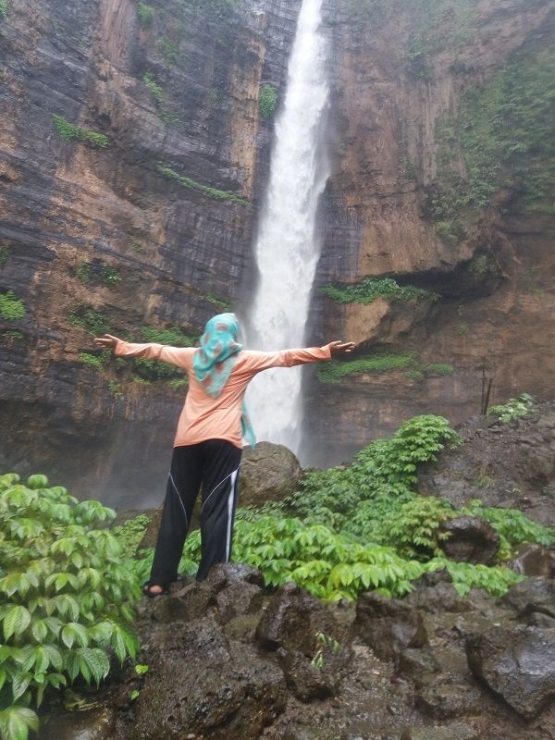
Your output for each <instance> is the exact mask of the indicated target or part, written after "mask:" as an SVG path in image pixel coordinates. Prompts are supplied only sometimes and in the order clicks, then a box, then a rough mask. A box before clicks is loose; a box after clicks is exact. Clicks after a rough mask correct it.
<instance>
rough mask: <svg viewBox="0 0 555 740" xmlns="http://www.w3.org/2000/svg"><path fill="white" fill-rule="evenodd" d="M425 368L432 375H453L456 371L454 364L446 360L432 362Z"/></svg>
mask: <svg viewBox="0 0 555 740" xmlns="http://www.w3.org/2000/svg"><path fill="white" fill-rule="evenodd" d="M425 370H426V372H428V373H430V374H431V375H453V373H454V372H455V368H454V367H453V365H449V364H447V363H446V362H432V363H431V364H430V365H426V368H425Z"/></svg>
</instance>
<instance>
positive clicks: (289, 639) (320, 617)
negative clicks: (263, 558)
mask: <svg viewBox="0 0 555 740" xmlns="http://www.w3.org/2000/svg"><path fill="white" fill-rule="evenodd" d="M319 635H323V636H324V639H326V640H329V641H333V640H335V641H336V642H338V643H339V644H340V645H341V644H342V643H343V642H344V641H345V636H346V635H345V631H344V630H343V629H342V628H341V627H340V626H339V624H338V622H337V620H336V619H335V617H334V615H333V614H332V613H331V611H330V610H329V609H328V608H327V607H326V606H325V605H324V604H323V603H322V602H321V601H319V600H318V599H316V598H315V597H314V596H311V595H310V594H309V593H308V591H305V589H303V588H300V587H299V586H296V585H295V584H293V583H287V584H285V586H283V587H282V588H281V589H280V590H279V591H278V592H277V594H276V595H275V596H274V597H273V598H272V599H271V601H270V602H269V604H268V606H267V608H266V610H265V612H264V614H263V616H262V618H261V620H260V622H259V624H258V628H257V630H256V640H257V642H258V645H259V646H260V647H261V648H262V649H263V650H265V651H268V652H271V651H274V650H278V649H279V648H284V649H285V650H286V651H289V650H294V651H297V652H300V653H302V654H303V655H304V656H305V657H307V658H309V659H310V660H312V658H313V657H314V656H315V654H316V653H317V651H318V650H319V649H320V642H319V640H318V636H319Z"/></svg>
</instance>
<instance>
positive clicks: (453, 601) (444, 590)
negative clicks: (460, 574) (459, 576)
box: [405, 570, 470, 613]
mask: <svg viewBox="0 0 555 740" xmlns="http://www.w3.org/2000/svg"><path fill="white" fill-rule="evenodd" d="M414 585H415V590H414V591H413V592H412V593H411V594H409V595H408V596H407V598H406V599H405V601H406V602H407V603H409V604H412V605H413V606H414V607H415V608H417V609H422V610H423V611H427V612H432V613H444V612H465V611H468V610H469V609H470V603H469V602H468V600H467V599H465V598H463V597H462V596H459V594H458V593H457V591H456V589H455V587H454V586H453V579H452V578H451V576H450V574H449V572H448V571H447V570H441V571H435V572H434V573H426V574H425V575H424V576H422V577H421V578H419V579H418V581H416V583H415V584H414Z"/></svg>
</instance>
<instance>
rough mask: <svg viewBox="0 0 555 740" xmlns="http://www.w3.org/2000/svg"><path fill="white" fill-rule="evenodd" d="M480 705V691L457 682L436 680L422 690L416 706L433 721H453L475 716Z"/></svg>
mask: <svg viewBox="0 0 555 740" xmlns="http://www.w3.org/2000/svg"><path fill="white" fill-rule="evenodd" d="M479 704H480V691H479V690H478V689H477V688H475V687H473V686H468V685H464V684H460V683H457V682H451V681H449V680H446V679H445V677H443V678H438V679H437V680H436V681H434V682H433V683H432V684H430V685H429V686H427V687H425V688H423V689H422V690H421V691H420V692H419V693H418V696H417V699H416V706H417V707H418V709H420V711H422V712H424V713H425V714H428V715H429V716H430V717H434V719H454V718H456V717H463V716H465V715H469V714H470V715H472V714H475V713H476V712H477V710H478V708H479Z"/></svg>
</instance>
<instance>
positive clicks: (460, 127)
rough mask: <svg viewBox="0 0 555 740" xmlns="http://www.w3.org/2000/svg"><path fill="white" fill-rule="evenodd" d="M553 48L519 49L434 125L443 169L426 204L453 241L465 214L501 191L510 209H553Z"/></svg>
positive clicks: (467, 216)
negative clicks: (521, 50) (456, 112)
mask: <svg viewBox="0 0 555 740" xmlns="http://www.w3.org/2000/svg"><path fill="white" fill-rule="evenodd" d="M554 119H555V50H553V49H544V50H542V51H540V52H537V53H535V54H530V53H529V52H528V53H525V52H522V53H520V54H518V55H517V56H515V57H514V58H513V59H512V60H511V62H510V63H509V64H508V65H507V66H506V67H505V68H504V69H502V70H501V71H499V72H498V73H497V74H495V75H494V76H492V77H491V78H490V79H489V80H487V81H486V82H485V83H484V84H482V85H479V86H473V87H469V88H468V89H467V90H466V92H464V93H463V95H462V97H461V100H460V105H459V112H458V115H457V116H450V117H448V118H445V119H442V120H439V121H438V122H437V125H436V141H437V143H438V147H439V150H438V157H437V162H438V173H437V177H436V179H435V181H434V182H433V183H432V184H431V186H430V188H429V191H428V204H427V210H428V213H429V215H430V217H431V219H432V220H433V221H434V222H435V225H436V232H437V233H438V235H439V236H440V237H441V238H442V239H443V240H444V241H446V242H447V243H448V244H451V245H452V246H456V245H457V244H459V243H460V242H461V241H462V239H464V237H465V235H466V227H465V225H464V224H465V222H467V221H468V220H469V219H472V218H474V215H473V214H477V213H479V211H480V210H481V209H483V208H485V207H487V206H488V205H491V204H492V202H493V199H494V198H495V196H496V195H497V194H498V193H500V192H501V191H503V192H504V196H503V201H504V202H505V203H506V204H508V203H510V206H511V208H512V209H513V210H522V211H528V212H543V213H554V212H555V206H554V205H553V195H552V193H553V181H554V179H555V139H554V137H553V135H552V130H553V120H554Z"/></svg>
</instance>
